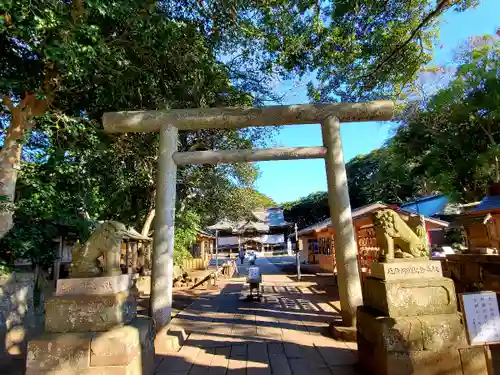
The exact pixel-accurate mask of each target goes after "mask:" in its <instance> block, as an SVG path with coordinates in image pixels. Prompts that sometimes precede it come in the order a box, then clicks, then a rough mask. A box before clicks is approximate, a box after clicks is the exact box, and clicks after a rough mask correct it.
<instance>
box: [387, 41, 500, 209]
mask: <svg viewBox="0 0 500 375" xmlns="http://www.w3.org/2000/svg"><path fill="white" fill-rule="evenodd" d="M458 61H459V66H458V68H457V71H456V72H455V74H454V76H453V77H452V79H451V81H450V83H449V85H448V86H447V87H446V88H444V89H442V90H439V91H438V92H436V93H435V94H434V95H433V96H431V97H430V99H429V100H428V102H425V103H423V104H422V105H421V106H420V107H419V108H418V110H416V111H414V112H412V114H411V115H409V116H408V117H407V118H405V119H403V122H402V124H401V126H400V127H399V128H398V131H397V133H396V135H395V137H394V138H393V139H392V141H391V147H393V150H394V152H395V154H396V155H397V156H398V157H399V158H400V159H401V163H402V164H406V165H412V166H413V169H412V170H413V172H412V173H413V174H414V175H417V176H420V177H421V178H423V179H426V180H427V181H429V182H430V183H431V184H434V186H435V187H436V188H437V189H438V190H439V191H441V192H443V193H446V194H448V195H450V196H452V197H454V198H455V199H456V200H459V201H472V200H477V199H481V198H482V197H483V196H484V195H485V193H486V191H487V187H488V185H489V184H490V183H492V182H498V181H499V173H500V172H499V162H498V158H499V156H500V155H499V152H500V149H499V147H498V142H499V141H500V128H499V126H498V124H499V119H500V117H499V115H500V40H499V39H498V38H493V37H481V38H476V39H475V40H473V41H472V43H469V44H468V45H466V46H465V47H464V48H463V49H462V51H461V52H460V54H459V56H458Z"/></svg>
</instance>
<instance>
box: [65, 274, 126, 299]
mask: <svg viewBox="0 0 500 375" xmlns="http://www.w3.org/2000/svg"><path fill="white" fill-rule="evenodd" d="M133 286H134V275H132V274H127V275H118V276H102V277H90V278H79V279H60V280H57V288H56V296H70V295H102V294H115V293H120V292H126V291H128V290H129V289H131V288H132V287H133Z"/></svg>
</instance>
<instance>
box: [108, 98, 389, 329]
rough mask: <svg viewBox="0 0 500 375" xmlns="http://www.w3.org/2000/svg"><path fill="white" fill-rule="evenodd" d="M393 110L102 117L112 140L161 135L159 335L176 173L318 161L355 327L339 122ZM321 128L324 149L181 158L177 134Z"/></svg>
mask: <svg viewBox="0 0 500 375" xmlns="http://www.w3.org/2000/svg"><path fill="white" fill-rule="evenodd" d="M393 111H394V104H393V103H392V102H390V101H375V102H364V103H326V104H302V105H292V106H272V107H263V108H200V109H178V110H165V111H138V112H113V113H105V114H104V116H103V124H104V130H105V131H106V132H108V133H126V132H160V150H159V158H158V174H157V186H156V217H155V233H154V243H153V269H152V271H153V272H152V280H151V284H152V285H151V292H152V293H151V314H152V316H153V318H154V319H155V322H156V325H157V329H158V330H160V329H161V328H163V327H165V326H167V325H168V323H169V322H170V317H171V312H172V281H173V254H174V225H175V199H176V191H175V186H176V174H177V166H178V165H186V164H217V163H235V162H253V161H265V160H291V159H313V158H323V159H325V161H326V163H325V165H326V169H327V177H328V178H327V180H328V197H329V204H330V213H331V216H332V223H333V224H334V225H335V226H336V233H337V237H336V243H337V248H336V256H337V259H336V261H337V267H338V270H339V275H338V276H339V277H338V287H339V295H340V305H341V314H342V319H343V323H344V325H346V326H352V325H353V324H354V323H355V313H356V308H357V307H358V306H359V305H361V304H362V293H361V284H360V278H359V272H358V261H357V248H356V243H355V239H354V231H353V228H352V217H351V207H350V205H349V192H348V190H347V179H346V174H345V164H344V157H343V154H342V142H341V139H340V122H358V121H384V120H390V119H391V118H392V116H393ZM317 123H320V124H321V125H322V130H323V146H322V147H321V146H320V147H295V148H273V149H257V150H224V151H194V152H177V142H178V130H186V131H189V130H196V129H210V128H212V129H213V128H226V129H236V128H244V127H250V126H275V125H293V124H317Z"/></svg>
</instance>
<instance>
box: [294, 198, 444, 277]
mask: <svg viewBox="0 0 500 375" xmlns="http://www.w3.org/2000/svg"><path fill="white" fill-rule="evenodd" d="M387 208H390V209H394V210H395V211H397V212H398V213H399V215H400V216H401V218H402V219H403V220H404V221H406V222H407V221H408V220H410V218H412V217H415V214H413V213H411V212H407V211H404V210H400V209H398V207H397V206H394V205H387V204H384V203H374V204H370V205H367V206H363V207H360V208H357V209H355V210H352V218H353V224H354V228H355V231H356V241H357V245H358V262H359V268H360V270H361V271H362V272H363V273H368V272H369V270H370V265H371V263H372V262H373V261H374V260H375V259H376V258H377V256H378V251H379V247H378V243H377V239H376V237H375V229H374V227H373V222H372V219H371V215H372V213H373V212H375V211H377V210H381V209H387ZM424 220H425V227H426V230H427V233H428V239H429V244H432V243H431V237H430V235H429V232H430V231H431V230H444V228H446V227H447V226H448V223H447V222H445V221H442V220H438V219H434V218H429V217H424ZM298 235H299V240H300V241H301V242H302V251H301V259H303V260H306V259H307V261H308V263H312V264H319V266H320V268H321V269H323V270H325V271H328V272H333V273H335V272H336V271H337V269H336V261H335V228H333V226H332V225H331V221H330V220H329V219H328V220H325V221H322V222H320V223H318V224H315V225H312V226H310V227H307V228H304V229H302V230H300V231H299V232H298Z"/></svg>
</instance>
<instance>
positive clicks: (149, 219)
mask: <svg viewBox="0 0 500 375" xmlns="http://www.w3.org/2000/svg"><path fill="white" fill-rule="evenodd" d="M154 218H155V209H154V208H153V209H151V211H149V214H148V217H147V218H146V221H145V222H144V226H143V227H142V232H141V234H142V235H143V236H148V235H149V231H150V229H151V224H152V223H153V219H154Z"/></svg>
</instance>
